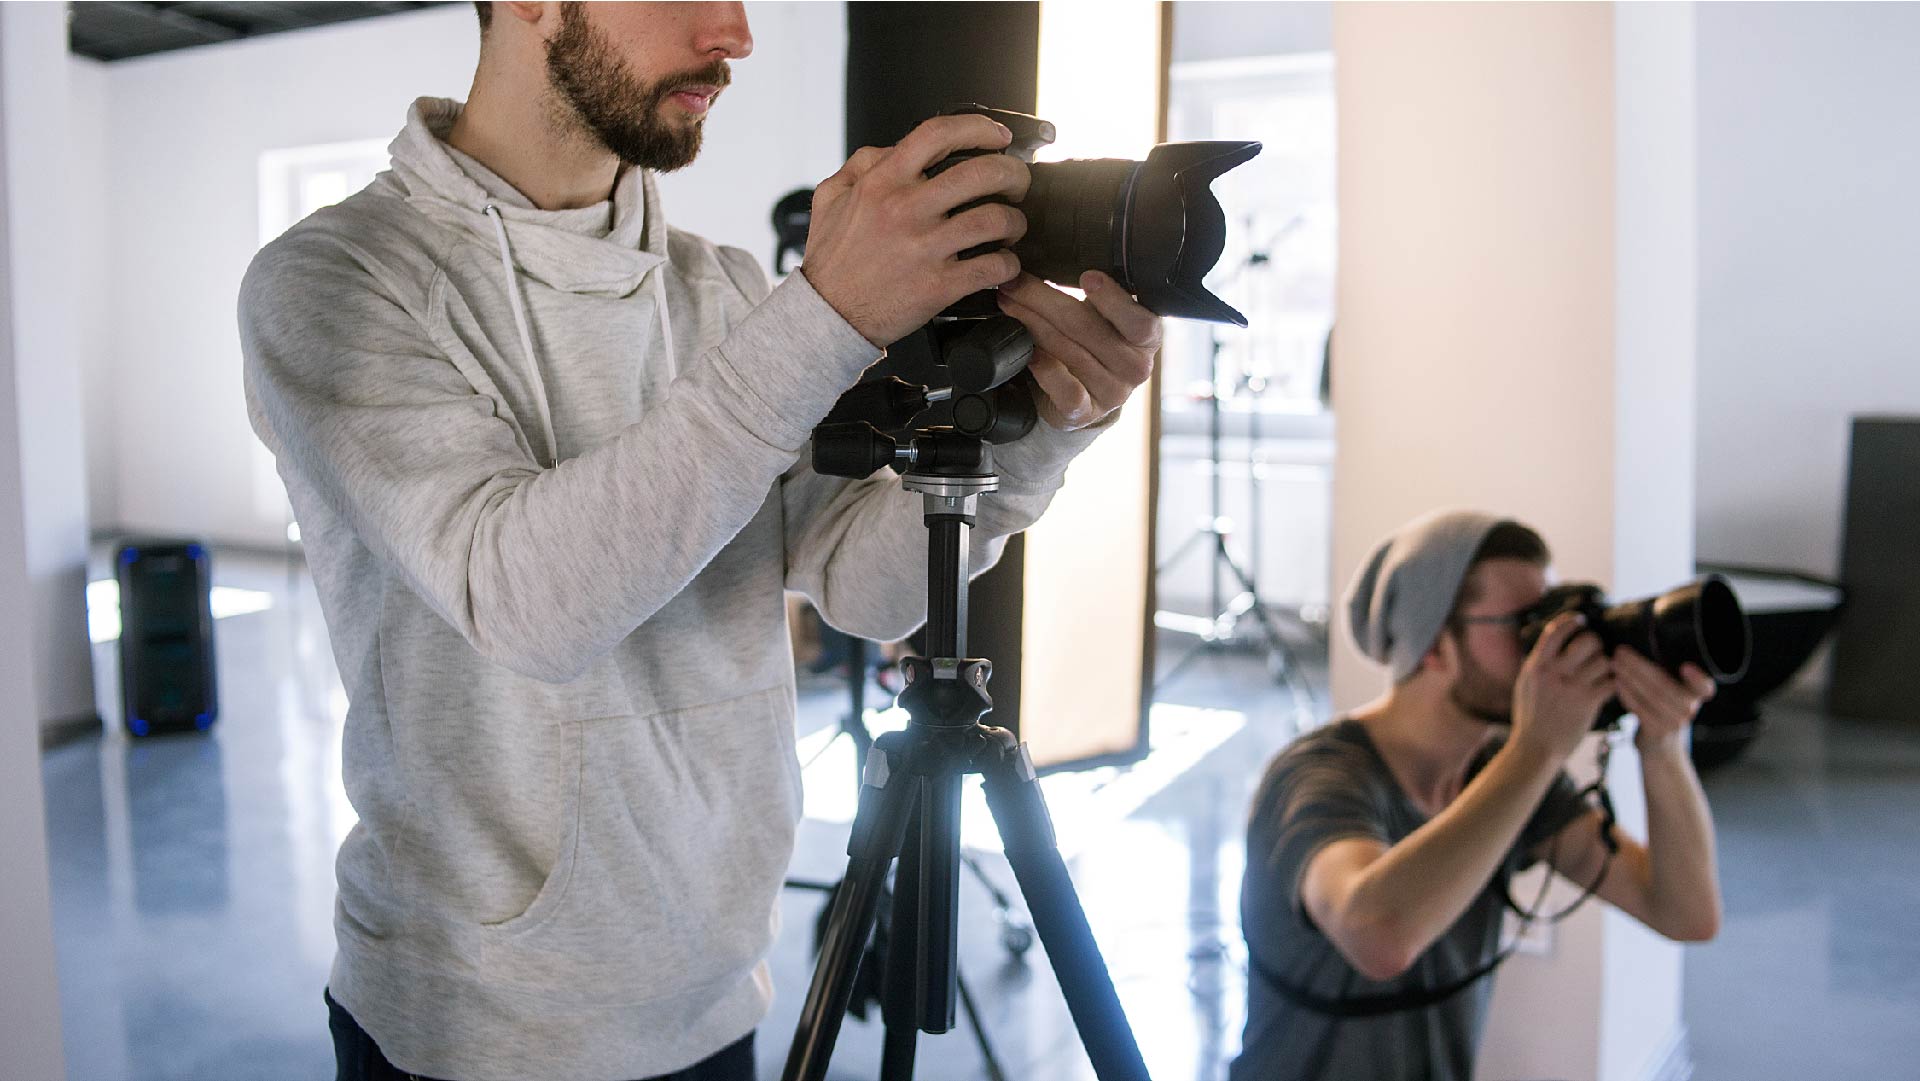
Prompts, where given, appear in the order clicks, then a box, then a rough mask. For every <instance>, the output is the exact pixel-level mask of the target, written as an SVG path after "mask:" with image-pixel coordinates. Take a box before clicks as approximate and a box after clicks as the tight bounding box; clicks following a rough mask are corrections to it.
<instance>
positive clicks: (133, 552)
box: [120, 545, 140, 563]
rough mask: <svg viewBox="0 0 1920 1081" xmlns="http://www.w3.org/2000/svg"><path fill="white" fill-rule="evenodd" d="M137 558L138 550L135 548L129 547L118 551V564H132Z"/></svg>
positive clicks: (138, 556)
mask: <svg viewBox="0 0 1920 1081" xmlns="http://www.w3.org/2000/svg"><path fill="white" fill-rule="evenodd" d="M139 558H140V549H138V548H135V547H132V546H131V545H129V546H128V547H125V548H122V549H120V562H122V563H132V562H133V561H134V560H136V559H139Z"/></svg>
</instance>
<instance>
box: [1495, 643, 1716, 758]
mask: <svg viewBox="0 0 1920 1081" xmlns="http://www.w3.org/2000/svg"><path fill="white" fill-rule="evenodd" d="M1585 627H1586V621H1585V620H1584V619H1583V618H1581V616H1580V615H1579V614H1577V613H1574V612H1566V613H1562V614H1561V615H1559V616H1557V617H1555V618H1554V619H1553V621H1552V622H1550V623H1548V624H1547V627H1546V630H1545V631H1543V632H1542V633H1541V635H1540V641H1539V642H1538V643H1537V644H1536V645H1535V646H1534V648H1533V652H1531V653H1530V654H1528V655H1527V659H1526V663H1524V664H1523V665H1522V666H1521V668H1520V677H1519V679H1518V680H1517V681H1516V682H1515V683H1514V689H1513V742H1514V743H1515V744H1517V745H1522V746H1527V747H1530V748H1531V749H1533V750H1536V751H1538V752H1540V753H1542V754H1545V755H1547V756H1548V757H1549V758H1551V760H1553V761H1555V762H1560V761H1564V760H1565V759H1566V758H1567V756H1568V755H1571V754H1572V753H1573V752H1574V749H1575V748H1577V747H1578V746H1579V745H1580V741H1581V740H1582V739H1583V738H1585V737H1586V734H1587V733H1588V732H1589V731H1591V730H1592V728H1593V719H1594V717H1595V715H1597V714H1598V713H1599V712H1600V709H1601V707H1602V706H1604V705H1605V704H1606V703H1607V701H1608V700H1609V699H1611V698H1613V697H1615V696H1616V695H1617V696H1618V697H1619V698H1620V702H1621V704H1622V705H1624V706H1626V707H1627V710H1628V711H1629V712H1631V713H1633V714H1634V715H1635V716H1637V717H1638V718H1639V719H1640V728H1639V731H1638V732H1637V733H1636V734H1635V736H1634V744H1635V745H1636V746H1637V747H1639V748H1640V750H1642V751H1643V752H1644V751H1647V750H1649V749H1652V748H1653V747H1655V746H1656V745H1659V744H1662V743H1675V742H1677V741H1678V739H1679V738H1680V736H1681V735H1682V734H1684V733H1685V732H1686V729H1687V725H1688V724H1690V723H1691V722H1692V721H1693V716H1694V714H1695V713H1696V712H1698V711H1699V709H1700V706H1701V704H1702V703H1704V702H1705V701H1706V700H1707V699H1709V698H1711V697H1713V691H1714V682H1713V679H1712V677H1710V676H1708V675H1707V673H1706V672H1705V671H1703V670H1702V669H1701V668H1700V667H1699V666H1697V665H1694V664H1686V665H1683V666H1681V669H1680V678H1679V679H1675V678H1674V677H1673V676H1670V675H1668V674H1667V673H1666V671H1665V670H1663V669H1662V668H1661V667H1660V666H1659V665H1656V664H1654V663H1653V662H1652V661H1650V660H1648V659H1647V658H1646V657H1643V656H1641V655H1640V653H1638V652H1637V651H1635V650H1634V649H1632V648H1630V647H1628V646H1624V645H1623V646H1621V647H1619V648H1618V649H1616V650H1615V651H1614V653H1613V656H1612V657H1609V656H1607V652H1606V649H1605V648H1604V647H1603V646H1602V644H1601V642H1600V636H1599V635H1597V634H1594V633H1592V632H1590V631H1587V630H1586V629H1585Z"/></svg>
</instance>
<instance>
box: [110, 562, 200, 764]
mask: <svg viewBox="0 0 1920 1081" xmlns="http://www.w3.org/2000/svg"><path fill="white" fill-rule="evenodd" d="M114 566H115V569H116V573H117V574H118V576H119V579H120V702H121V706H122V709H123V712H122V714H121V716H122V717H123V718H124V719H125V723H126V726H127V731H129V732H131V733H133V734H134V735H136V736H145V735H150V734H153V733H156V732H169V731H172V732H179V731H195V730H198V731H202V732H204V731H206V730H207V729H208V728H211V727H213V722H214V719H215V718H216V717H218V716H219V715H220V703H219V698H218V693H217V691H216V689H215V685H214V668H213V561H212V557H211V556H210V555H209V553H208V552H207V549H206V546H205V545H202V544H199V543H196V542H193V541H182V540H146V541H126V542H123V543H122V544H121V545H120V546H119V548H118V550H117V551H116V552H115V555H114Z"/></svg>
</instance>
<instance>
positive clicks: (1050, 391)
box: [1027, 356, 1100, 430]
mask: <svg viewBox="0 0 1920 1081" xmlns="http://www.w3.org/2000/svg"><path fill="white" fill-rule="evenodd" d="M1027 371H1029V372H1031V373H1033V381H1034V382H1035V383H1038V384H1039V385H1040V390H1041V391H1042V392H1043V393H1044V394H1045V395H1046V399H1047V400H1046V401H1045V402H1042V403H1041V412H1042V415H1043V416H1044V414H1045V412H1046V410H1047V407H1048V406H1049V405H1051V407H1052V409H1053V411H1054V412H1055V413H1056V414H1057V415H1056V416H1053V417H1047V418H1046V419H1047V421H1048V422H1049V423H1051V424H1052V425H1053V426H1054V427H1056V428H1061V429H1065V430H1071V429H1074V428H1084V427H1086V426H1087V425H1089V424H1092V423H1093V422H1094V421H1096V420H1099V419H1100V414H1099V413H1098V410H1097V407H1096V406H1095V405H1094V402H1093V396H1092V395H1090V394H1088V393H1087V388H1086V387H1084V386H1082V385H1081V383H1080V381H1079V380H1078V379H1075V378H1074V377H1073V373H1072V372H1069V371H1068V370H1067V367H1066V365H1064V364H1062V363H1060V361H1059V360H1058V359H1056V358H1054V357H1052V356H1035V357H1034V358H1033V363H1031V364H1029V365H1027Z"/></svg>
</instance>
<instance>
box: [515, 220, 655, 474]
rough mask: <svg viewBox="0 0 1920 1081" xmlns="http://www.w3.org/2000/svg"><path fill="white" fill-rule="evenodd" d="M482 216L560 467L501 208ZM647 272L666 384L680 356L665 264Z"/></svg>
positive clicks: (543, 382)
mask: <svg viewBox="0 0 1920 1081" xmlns="http://www.w3.org/2000/svg"><path fill="white" fill-rule="evenodd" d="M485 213H486V215H487V216H488V217H490V218H492V219H493V234H494V236H496V237H498V238H499V240H500V267H501V271H502V273H504V274H505V275H506V279H507V304H508V305H509V306H510V307H512V308H513V325H514V328H515V329H517V330H518V331H519V332H520V355H521V356H523V357H525V358H526V361H527V377H528V379H529V381H530V382H531V384H532V386H533V397H534V403H535V404H536V405H537V406H538V407H539V409H540V421H541V423H542V424H543V425H544V426H545V434H546V437H547V458H548V460H549V461H551V462H552V463H553V464H554V465H559V464H560V447H559V443H558V442H557V440H556V438H555V436H554V431H553V409H552V407H550V406H549V405H548V404H547V383H546V380H545V379H543V378H541V375H540V362H539V361H538V360H537V359H535V357H534V355H533V331H532V328H531V326H530V324H529V323H528V321H527V309H526V305H525V302H523V301H522V300H521V299H520V277H519V275H517V274H515V273H514V270H513V250H512V249H511V248H510V247H508V246H507V225H506V222H505V221H504V220H503V219H502V218H501V216H500V209H499V208H498V207H496V206H494V205H493V204H492V203H488V204H487V206H486V211H485ZM649 273H650V274H652V276H653V307H654V311H656V312H657V313H658V314H659V318H660V343H661V345H662V346H663V350H662V351H663V352H664V353H665V354H666V356H665V362H666V364H665V366H666V381H667V382H672V381H673V380H674V378H675V377H677V376H678V375H679V372H680V355H679V354H678V353H676V352H675V351H674V347H673V317H672V316H671V315H669V314H668V313H667V264H666V261H665V260H662V261H661V262H660V265H659V266H656V267H654V268H653V270H652V271H650V272H649Z"/></svg>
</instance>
